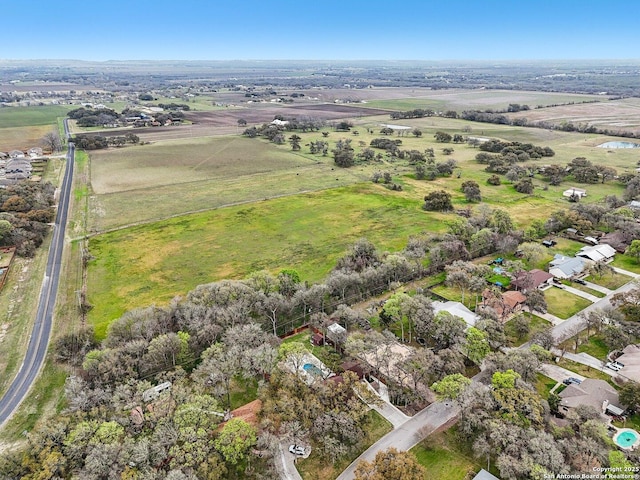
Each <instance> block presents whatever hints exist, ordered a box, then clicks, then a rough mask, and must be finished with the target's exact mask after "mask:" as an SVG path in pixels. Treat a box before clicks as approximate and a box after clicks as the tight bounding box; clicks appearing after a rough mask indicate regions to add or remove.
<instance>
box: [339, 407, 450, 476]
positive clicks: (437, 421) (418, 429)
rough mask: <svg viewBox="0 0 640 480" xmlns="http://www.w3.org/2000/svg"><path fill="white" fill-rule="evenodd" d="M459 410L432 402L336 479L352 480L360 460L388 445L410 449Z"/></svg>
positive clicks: (368, 458) (373, 456)
mask: <svg viewBox="0 0 640 480" xmlns="http://www.w3.org/2000/svg"><path fill="white" fill-rule="evenodd" d="M459 412H460V409H459V408H458V407H457V406H455V405H452V404H450V403H446V404H445V403H442V402H435V403H432V404H431V405H429V406H428V407H427V408H425V409H424V410H421V411H420V412H418V413H417V414H415V415H414V416H413V417H411V418H410V419H409V420H407V421H406V422H405V423H404V424H403V425H401V426H400V427H398V428H396V429H395V430H392V431H391V432H389V433H387V434H386V435H385V436H384V437H382V438H381V439H380V440H378V441H377V442H376V443H374V444H373V445H371V446H370V447H369V448H368V449H367V450H366V451H365V452H364V453H363V454H362V455H360V456H359V457H358V458H356V459H355V460H354V461H353V463H351V465H349V466H348V467H347V468H346V469H345V470H344V471H343V472H342V473H341V474H340V475H339V476H338V478H337V479H336V480H352V479H353V478H354V477H355V470H356V466H357V465H358V463H359V462H360V460H367V461H369V462H370V461H372V460H373V459H374V458H375V456H376V454H377V453H378V452H381V451H383V450H386V449H388V448H390V447H394V448H395V449H397V450H401V451H406V450H409V449H411V448H412V447H413V446H415V445H417V444H418V443H419V442H420V441H421V440H422V439H423V438H425V437H426V436H428V435H429V434H431V433H432V432H433V431H434V430H436V429H438V428H440V427H442V426H443V425H444V424H446V423H447V422H450V421H451V420H453V419H454V418H456V416H457V415H458V413H459Z"/></svg>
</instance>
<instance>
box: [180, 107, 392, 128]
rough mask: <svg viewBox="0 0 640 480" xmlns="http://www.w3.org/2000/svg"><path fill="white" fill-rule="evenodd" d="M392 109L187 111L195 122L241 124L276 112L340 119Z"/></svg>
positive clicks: (270, 117)
mask: <svg viewBox="0 0 640 480" xmlns="http://www.w3.org/2000/svg"><path fill="white" fill-rule="evenodd" d="M389 112H390V111H389V110H382V109H371V108H364V107H359V106H356V105H341V104H313V105H296V106H286V107H282V106H256V108H249V107H247V108H239V109H233V110H217V111H212V112H187V113H186V114H185V116H186V118H187V119H188V120H190V121H191V122H193V123H197V124H207V125H210V126H214V127H217V126H237V125H238V120H239V119H244V120H246V121H247V123H248V124H249V125H251V124H257V123H265V122H266V123H268V122H271V121H272V120H273V119H274V118H275V117H276V115H282V116H283V117H285V118H286V117H297V118H301V117H314V118H319V119H321V120H338V119H342V118H352V117H359V116H363V115H367V116H368V115H384V114H388V113H389Z"/></svg>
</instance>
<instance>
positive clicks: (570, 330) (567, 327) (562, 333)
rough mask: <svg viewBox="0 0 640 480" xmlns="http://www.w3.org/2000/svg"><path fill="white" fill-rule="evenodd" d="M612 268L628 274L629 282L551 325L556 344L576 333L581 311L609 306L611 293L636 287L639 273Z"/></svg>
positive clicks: (586, 311)
mask: <svg viewBox="0 0 640 480" xmlns="http://www.w3.org/2000/svg"><path fill="white" fill-rule="evenodd" d="M614 270H615V271H616V272H618V273H621V274H623V275H627V276H629V277H630V278H629V283H627V284H625V285H623V286H622V287H620V288H618V289H617V290H615V291H611V290H609V293H608V294H607V296H606V297H603V298H600V299H598V301H597V302H594V303H592V304H591V305H589V306H588V307H587V308H585V309H584V310H582V312H579V313H577V314H576V315H573V316H572V317H569V318H568V319H566V320H564V321H563V322H561V323H559V324H555V326H554V327H553V330H552V333H553V338H554V339H555V341H556V344H558V343H562V342H564V341H565V340H566V339H567V338H570V337H572V336H573V335H575V334H576V332H575V328H576V327H577V325H578V324H579V323H580V322H581V321H582V315H581V314H582V313H588V312H590V311H592V310H596V309H603V308H610V307H611V303H610V301H609V300H611V297H613V295H615V294H616V293H622V292H628V291H629V290H632V289H633V288H635V287H636V285H635V283H634V282H633V279H637V278H639V277H640V275H638V274H636V273H633V272H628V271H626V270H622V269H620V268H615V267H614Z"/></svg>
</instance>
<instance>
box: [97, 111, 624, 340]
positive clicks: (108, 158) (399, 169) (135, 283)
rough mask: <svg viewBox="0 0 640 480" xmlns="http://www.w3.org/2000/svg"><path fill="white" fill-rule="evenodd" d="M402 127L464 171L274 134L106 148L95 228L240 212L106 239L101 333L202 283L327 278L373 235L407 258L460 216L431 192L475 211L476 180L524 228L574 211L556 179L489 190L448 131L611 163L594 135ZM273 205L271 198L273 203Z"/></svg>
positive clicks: (458, 124) (359, 122)
mask: <svg viewBox="0 0 640 480" xmlns="http://www.w3.org/2000/svg"><path fill="white" fill-rule="evenodd" d="M389 122H390V120H389V119H388V117H387V116H375V117H362V118H358V119H354V124H355V127H354V130H356V131H357V132H358V135H355V134H353V133H348V132H335V131H332V130H331V131H329V132H330V133H329V137H328V140H329V141H330V145H331V146H330V148H333V145H334V144H335V142H336V141H337V140H338V139H351V140H352V145H353V146H354V148H355V150H356V153H357V152H359V151H360V150H361V149H362V148H364V146H367V145H369V142H370V141H371V139H373V138H376V137H380V136H381V135H380V134H379V130H380V128H381V124H382V123H389ZM391 123H401V124H403V125H409V126H412V127H418V128H421V130H422V131H423V136H422V137H421V138H415V137H413V136H411V135H405V136H403V137H400V138H401V140H402V142H403V144H402V148H403V149H407V150H408V149H418V150H424V149H425V148H429V147H431V148H434V150H435V152H436V160H437V161H443V160H446V159H447V158H454V159H456V160H457V162H458V164H459V165H460V166H461V168H460V169H457V171H456V173H454V175H453V176H451V177H447V178H438V179H437V180H435V181H432V182H429V181H417V180H415V178H414V175H413V167H412V166H410V165H408V164H407V163H406V161H404V160H398V159H391V158H387V157H383V160H382V161H380V162H375V163H372V164H370V165H357V166H355V167H353V168H350V169H339V168H335V167H334V165H333V159H332V158H331V156H330V155H329V156H327V157H322V156H315V155H311V154H309V153H308V147H306V146H305V144H307V143H308V142H309V141H312V140H319V139H322V138H323V137H322V135H321V134H320V133H319V132H313V133H303V134H298V135H300V136H301V137H302V140H301V144H302V151H301V152H292V151H291V147H290V146H289V145H288V144H284V145H281V146H276V145H273V144H269V143H266V142H265V141H263V140H260V139H247V138H242V137H217V138H216V137H214V138H197V139H189V140H187V139H182V140H179V141H167V142H157V143H156V144H153V145H145V146H133V147H125V148H121V149H112V150H108V151H105V152H95V153H92V154H91V157H92V159H91V179H92V187H93V189H94V192H93V193H94V195H92V197H91V200H90V208H89V217H90V218H89V225H90V230H91V231H98V232H99V231H103V230H105V229H109V228H113V227H118V226H122V225H131V224H135V223H143V222H150V221H156V220H161V219H167V218H169V217H172V216H176V215H179V214H183V213H185V212H195V211H199V210H204V209H212V208H215V207H220V206H225V205H235V206H232V207H229V208H223V209H219V210H216V211H207V212H204V213H198V214H194V215H190V216H183V217H176V218H170V219H168V220H166V221H162V222H158V223H150V224H149V225H138V226H135V227H133V228H128V229H126V230H123V231H120V232H111V233H108V234H105V235H99V236H98V237H95V238H94V239H92V241H91V245H90V247H91V252H92V254H93V255H94V256H96V257H97V259H96V260H95V262H93V264H92V265H91V267H90V271H89V301H90V302H91V303H92V304H93V305H94V306H95V308H94V310H93V311H92V312H91V313H90V317H91V321H92V322H93V323H94V324H96V325H97V330H98V333H99V335H100V332H102V334H104V331H105V329H106V326H107V324H108V323H109V322H110V321H112V320H113V319H115V318H117V317H119V316H120V315H121V314H122V313H123V312H124V311H125V310H126V309H130V308H134V307H139V306H146V305H149V304H151V303H153V302H158V303H166V302H167V301H168V300H169V299H170V298H172V297H173V296H174V295H177V294H184V293H186V292H187V291H188V290H190V289H192V288H193V287H195V286H196V285H198V284H201V283H206V282H210V281H214V280H219V279H222V278H242V277H244V276H246V275H247V274H248V273H250V272H252V271H255V270H259V269H263V268H266V269H270V270H272V271H277V270H279V269H280V268H284V267H292V268H296V269H298V270H299V271H300V273H301V275H302V277H303V278H304V279H305V280H310V281H315V280H319V279H321V278H323V277H324V276H325V275H326V274H327V273H328V271H329V270H330V269H331V268H332V267H333V265H334V262H335V260H336V259H337V258H338V257H339V256H341V255H342V254H343V252H344V251H345V249H346V248H347V246H348V245H350V244H352V243H353V241H355V240H356V239H358V238H360V237H363V236H366V237H367V238H369V239H370V240H371V241H373V242H374V243H375V244H376V245H377V246H378V247H379V248H380V249H382V250H384V249H388V250H397V249H400V248H402V247H403V246H404V245H405V243H406V239H407V237H408V235H410V234H412V233H417V232H420V231H443V230H445V229H446V222H447V221H448V220H449V219H451V218H452V215H446V214H433V213H425V212H423V211H421V210H420V206H421V204H422V198H423V197H424V195H426V194H427V193H429V192H430V191H433V190H436V189H445V190H447V191H449V192H451V194H452V195H453V201H454V205H455V207H456V208H465V207H466V206H472V207H473V204H468V203H467V202H466V201H465V199H464V195H463V193H462V191H461V189H460V185H461V183H462V182H463V181H466V180H469V179H473V180H476V181H478V183H479V184H480V188H481V191H482V196H483V201H484V202H486V203H487V204H489V205H490V206H493V207H500V208H504V209H506V210H508V211H509V213H510V214H511V216H512V217H513V219H514V221H515V222H516V225H518V226H520V227H525V226H526V225H528V224H529V222H530V221H531V220H532V219H534V218H539V219H546V218H548V215H549V213H550V212H552V211H554V210H556V209H559V208H567V207H568V206H569V203H568V202H567V201H566V200H564V199H562V197H561V192H562V191H563V190H564V189H566V188H568V187H569V186H571V185H572V182H564V184H563V185H560V186H558V187H550V188H548V189H543V188H542V185H543V181H542V180H541V179H539V178H534V183H536V184H537V185H539V186H540V188H537V189H536V190H535V192H534V194H533V195H530V196H527V195H522V194H520V193H517V192H516V191H515V189H514V187H513V186H512V185H511V184H510V183H508V182H506V181H503V184H501V185H499V186H495V187H494V186H489V185H487V184H486V179H487V178H488V177H489V174H488V173H486V172H484V171H483V169H484V165H480V164H477V163H476V162H475V161H474V157H475V155H476V154H477V153H478V149H474V148H471V147H469V146H467V145H466V144H459V145H456V144H438V143H435V140H434V138H433V135H434V133H435V132H436V131H438V130H444V131H448V132H450V133H465V134H469V135H478V136H486V137H497V138H501V139H504V140H517V141H523V142H532V143H535V144H539V145H549V146H551V147H552V148H553V149H554V150H556V152H557V155H556V156H555V157H554V158H551V159H541V160H538V161H537V162H540V163H561V164H562V163H567V162H569V161H571V159H573V158H575V157H576V156H586V157H587V158H590V159H591V158H593V157H591V156H590V152H591V151H592V150H593V151H594V155H599V156H600V157H603V156H605V157H606V156H607V155H608V153H607V152H606V151H602V149H595V148H594V147H593V144H594V142H595V141H594V140H593V139H592V137H597V136H594V135H591V136H586V135H580V134H575V133H565V132H549V131H546V130H542V129H527V128H521V127H510V126H500V125H488V124H474V123H469V122H464V121H460V120H456V119H444V118H427V119H416V120H407V121H402V122H391ZM467 127H468V128H467ZM367 129H369V130H373V133H369V132H368V130H367ZM469 129H470V131H468V130H469ZM465 130H466V131H465ZM289 135H290V134H289V133H287V136H289ZM394 138H397V137H394ZM445 146H449V147H453V148H454V150H455V151H454V153H453V155H451V156H450V157H448V156H445V155H443V154H442V148H443V147H445ZM600 157H598V158H600ZM615 159H616V161H617V162H619V163H620V164H625V165H629V166H632V165H634V164H635V161H636V160H635V158H633V155H632V154H631V153H629V152H619V153H618V152H616V153H615ZM375 170H380V171H389V172H391V173H392V175H393V180H394V182H396V183H400V184H402V186H403V191H402V192H391V191H389V190H387V189H385V188H384V187H383V186H382V185H374V184H372V183H370V182H368V181H367V180H368V179H369V178H370V175H371V173H372V172H373V171H375ZM458 172H459V173H460V178H458V176H457V173H458ZM331 187H340V188H331ZM587 189H588V190H589V197H588V200H587V201H592V200H594V199H597V198H600V197H602V196H604V195H605V194H610V193H616V194H618V195H619V194H621V192H622V190H623V187H622V186H621V185H618V184H615V183H607V184H605V185H600V184H597V185H589V186H587ZM311 192H315V193H311ZM280 196H282V198H276V197H280ZM267 198H271V200H268V201H264V200H266V199H267ZM571 246H573V245H571ZM580 246H581V245H580ZM567 247H569V245H567ZM578 248H579V247H578ZM578 248H576V249H575V250H577V249H578ZM572 253H574V252H572ZM563 293H566V292H563ZM565 300H567V299H565ZM580 300H582V299H577V300H576V301H580ZM571 303H573V299H572V301H571Z"/></svg>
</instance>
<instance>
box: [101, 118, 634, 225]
mask: <svg viewBox="0 0 640 480" xmlns="http://www.w3.org/2000/svg"><path fill="white" fill-rule="evenodd" d="M388 121H389V120H388V118H387V117H386V116H377V117H365V118H360V119H357V120H354V123H356V127H355V128H354V130H356V131H358V133H359V135H357V136H356V135H353V134H349V133H339V132H333V131H331V132H330V136H329V137H328V140H329V141H330V144H331V147H330V148H332V147H333V145H334V144H335V142H336V141H337V140H338V139H351V140H352V145H353V146H354V148H355V150H356V153H357V152H359V151H360V150H361V149H362V148H363V147H362V145H368V144H369V142H370V141H371V139H373V138H376V137H379V136H380V134H379V133H378V132H379V130H380V128H381V127H380V125H381V123H384V122H388ZM402 124H407V125H409V126H412V127H418V128H421V129H422V130H423V132H424V133H423V136H422V138H415V137H413V136H410V135H408V136H407V135H405V136H403V137H401V140H402V142H403V144H402V148H403V149H407V150H408V149H417V150H424V149H425V148H434V150H435V152H436V160H437V161H443V160H445V159H447V158H453V159H455V160H456V161H457V162H458V164H459V165H460V166H461V168H460V169H458V170H457V171H456V174H454V175H453V176H452V177H449V178H439V179H437V180H436V181H434V182H413V184H412V185H411V186H410V185H404V186H406V187H407V188H413V190H412V191H413V193H414V194H415V195H416V196H417V195H420V194H423V193H424V192H429V191H431V190H432V189H435V188H445V189H447V190H448V191H451V192H452V193H453V194H454V196H455V199H456V201H457V202H458V205H463V204H464V205H466V203H465V202H464V198H463V195H462V192H461V191H460V185H461V183H462V182H463V181H465V180H470V179H471V180H476V181H477V182H478V183H479V184H480V186H481V190H482V195H483V200H484V201H486V202H487V203H489V204H500V205H501V206H503V207H505V208H509V210H512V215H514V217H516V220H517V221H518V220H526V221H528V218H529V215H530V213H529V212H530V211H531V210H536V209H538V208H541V207H542V206H545V208H552V209H556V208H563V207H568V202H567V201H566V200H565V199H563V198H562V191H564V190H565V189H566V188H568V187H570V186H572V185H573V183H572V182H571V181H566V182H564V183H563V184H562V185H560V186H557V187H548V188H546V189H544V188H543V186H544V185H545V182H543V180H542V179H539V178H534V183H535V184H536V185H538V188H536V190H535V192H534V195H533V196H525V195H522V194H519V193H517V192H516V191H515V189H514V187H513V185H511V184H510V183H509V182H506V181H504V182H503V184H502V185H500V186H496V187H493V186H489V185H487V184H486V179H487V178H488V177H489V174H488V173H487V172H484V170H483V169H484V165H480V164H477V163H476V162H475V161H474V157H475V155H476V154H477V153H478V150H477V149H474V148H471V147H469V146H467V145H466V144H460V145H454V144H438V143H435V141H434V139H433V134H434V133H435V132H436V131H438V130H444V131H449V132H451V133H462V132H463V128H465V127H470V128H471V132H470V133H469V134H470V135H479V136H491V137H498V138H503V139H506V140H517V141H526V142H533V143H536V144H541V145H550V146H551V147H552V148H554V150H556V151H558V152H559V153H558V154H557V155H556V156H555V157H554V158H552V159H541V160H538V161H537V162H539V163H541V164H542V163H543V162H544V163H546V162H549V163H551V162H553V163H561V164H562V163H567V162H569V161H571V159H573V158H574V157H576V156H586V157H587V158H593V160H594V161H599V159H600V157H602V156H606V155H608V154H607V152H605V151H603V150H602V149H596V148H593V147H591V146H589V145H586V144H584V143H585V141H584V139H585V138H586V137H585V136H584V135H579V134H570V133H563V132H548V131H546V130H542V129H526V128H520V127H505V126H500V125H487V124H474V123H469V122H463V121H460V120H454V119H443V118H430V119H417V120H412V121H406V122H405V121H403V122H402ZM367 129H371V130H373V132H374V133H372V134H370V133H367ZM299 135H300V136H301V137H302V141H301V144H302V145H303V146H302V150H301V151H300V152H292V151H291V148H290V146H289V145H288V144H285V145H281V146H276V145H273V144H268V143H266V142H264V141H262V140H258V139H247V138H238V137H213V138H211V137H210V138H194V139H182V140H172V141H166V142H157V143H155V144H153V145H145V146H133V147H125V148H121V149H110V150H107V151H104V152H92V154H91V157H92V187H93V190H94V193H97V195H95V196H94V197H92V209H91V211H92V218H91V221H90V224H91V228H92V231H102V230H104V229H109V228H113V227H117V226H121V225H128V224H131V223H135V222H140V221H150V220H157V219H161V218H165V217H168V216H171V215H176V214H182V213H187V212H193V211H197V210H201V209H206V208H215V207H219V206H223V205H230V204H236V203H240V202H244V201H257V200H262V199H264V198H272V197H274V196H278V195H290V194H294V193H298V192H304V191H312V190H318V189H323V188H330V187H333V186H341V185H348V184H353V183H357V182H361V181H363V180H367V179H368V178H370V175H371V173H372V172H373V171H375V170H386V171H390V172H392V174H393V175H394V177H395V178H394V181H396V182H401V183H402V182H404V181H405V178H406V182H409V181H410V179H409V177H407V175H410V174H412V173H413V167H411V166H409V165H407V163H406V161H403V160H393V159H387V158H385V159H384V160H383V161H382V162H380V163H373V164H370V165H360V166H356V167H354V168H350V169H346V170H344V169H338V168H334V165H333V160H332V158H331V156H330V155H329V156H327V157H322V156H315V155H311V154H309V153H308V147H306V146H305V144H307V143H308V142H310V141H313V140H317V139H321V138H322V136H321V135H320V133H319V132H314V133H304V134H299ZM581 139H582V140H581ZM361 142H362V143H361ZM567 145H568V146H567ZM444 146H450V147H453V148H454V150H455V151H454V153H453V155H451V156H450V157H447V156H445V155H443V154H442V148H443V147H444ZM592 150H594V151H595V153H594V154H592V153H591V151H592ZM596 154H597V155H599V157H594V155H596ZM616 155H617V156H616ZM610 156H611V155H610ZM613 156H614V158H615V159H616V164H619V165H625V166H627V168H631V166H632V165H634V164H635V159H634V158H633V155H631V154H630V153H628V152H619V153H616V154H613ZM608 163H610V162H608ZM619 165H618V166H619ZM458 172H459V173H460V178H457V174H458ZM296 174H297V175H296ZM587 189H588V190H589V197H588V201H593V200H597V199H599V198H602V197H604V196H605V195H609V194H618V195H619V194H621V192H622V190H623V187H622V186H621V185H618V184H616V183H613V182H608V183H607V184H605V185H593V186H592V185H589V186H587ZM416 198H421V197H416ZM554 205H555V206H554Z"/></svg>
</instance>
